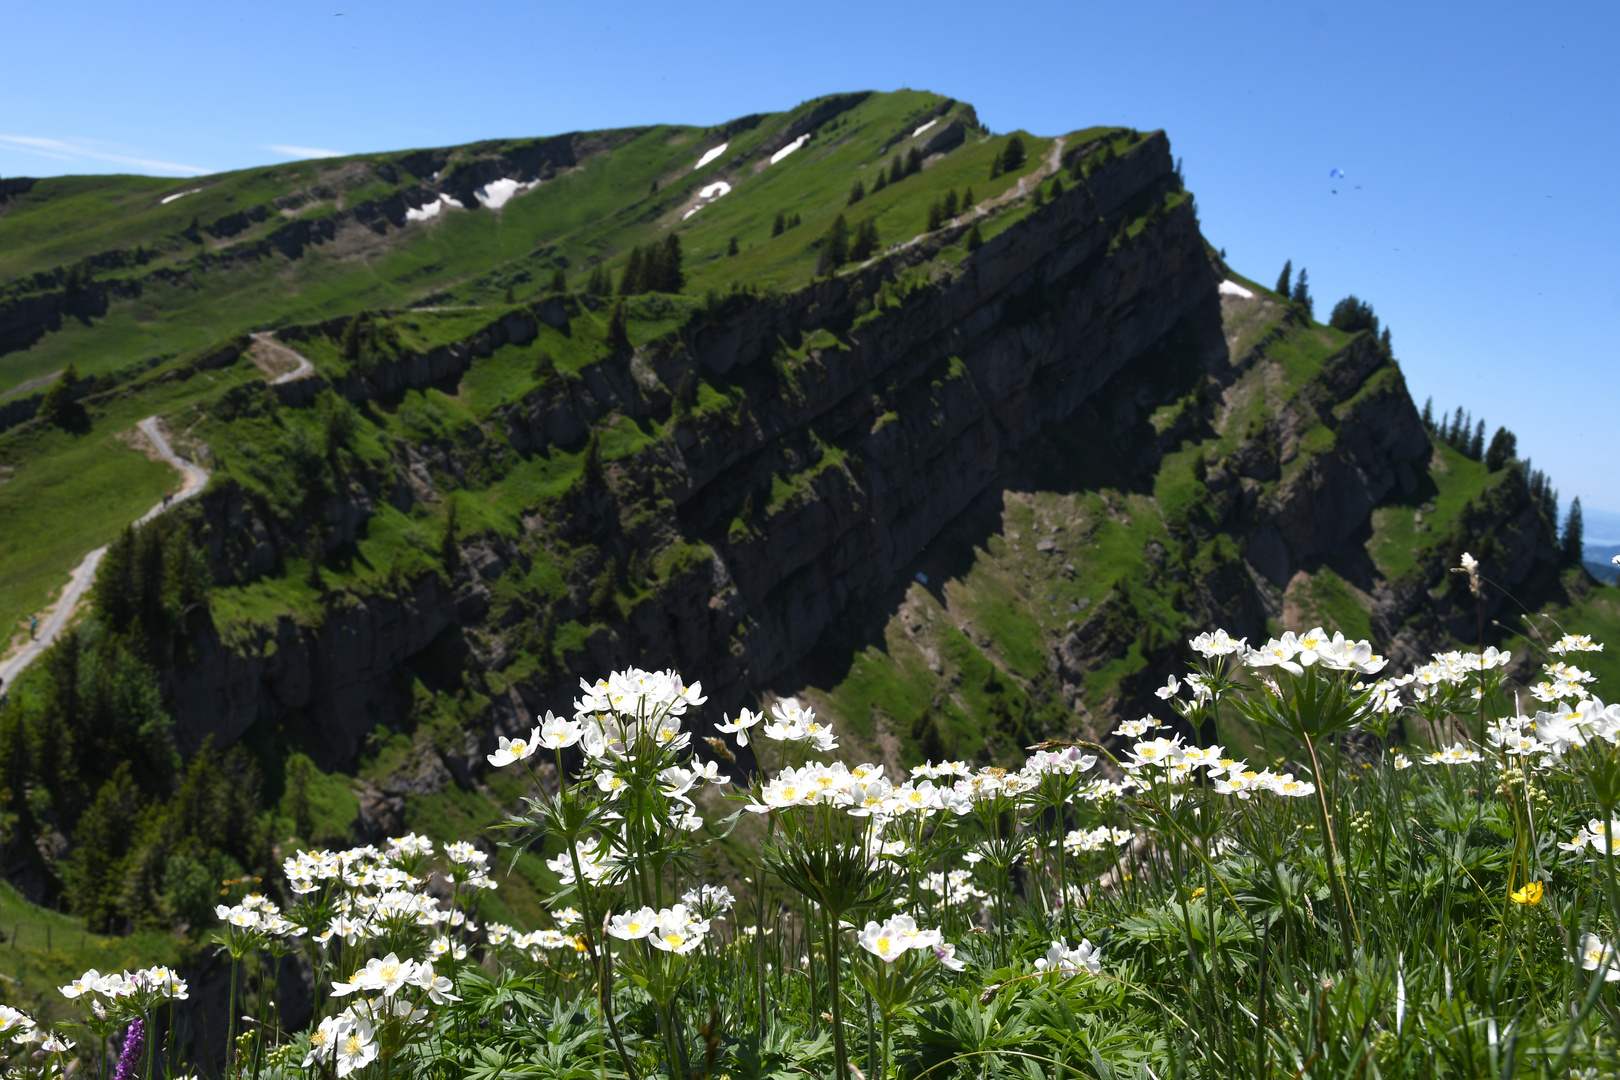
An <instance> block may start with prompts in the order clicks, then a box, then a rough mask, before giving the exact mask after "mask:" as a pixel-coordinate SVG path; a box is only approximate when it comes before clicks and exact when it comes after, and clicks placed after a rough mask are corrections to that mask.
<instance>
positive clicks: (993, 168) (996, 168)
mask: <svg viewBox="0 0 1620 1080" xmlns="http://www.w3.org/2000/svg"><path fill="white" fill-rule="evenodd" d="M1001 173H1002V167H1001V151H1000V150H997V151H996V156H995V157H993V158H991V159H990V179H992V180H994V179H995V178H996V177H998V176H1000V175H1001Z"/></svg>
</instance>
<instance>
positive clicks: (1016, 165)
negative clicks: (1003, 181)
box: [1001, 135, 1024, 172]
mask: <svg viewBox="0 0 1620 1080" xmlns="http://www.w3.org/2000/svg"><path fill="white" fill-rule="evenodd" d="M1023 167H1024V140H1023V139H1021V138H1019V137H1018V136H1017V135H1013V136H1011V137H1009V138H1008V139H1007V145H1006V146H1004V147H1002V150H1001V168H1002V171H1003V172H1015V171H1017V170H1018V169H1021V168H1023Z"/></svg>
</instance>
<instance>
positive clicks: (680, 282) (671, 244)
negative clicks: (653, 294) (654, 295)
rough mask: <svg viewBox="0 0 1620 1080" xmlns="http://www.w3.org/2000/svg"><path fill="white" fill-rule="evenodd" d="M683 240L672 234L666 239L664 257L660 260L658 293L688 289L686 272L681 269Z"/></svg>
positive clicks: (658, 266)
mask: <svg viewBox="0 0 1620 1080" xmlns="http://www.w3.org/2000/svg"><path fill="white" fill-rule="evenodd" d="M681 260H682V255H681V238H680V236H678V235H677V234H675V233H670V234H669V235H668V236H666V237H665V238H664V255H663V258H661V259H659V260H658V263H657V270H658V283H657V284H656V285H655V286H654V288H655V289H657V291H658V292H666V293H678V292H680V291H681V290H682V289H684V288H686V271H685V270H684V269H682V268H681Z"/></svg>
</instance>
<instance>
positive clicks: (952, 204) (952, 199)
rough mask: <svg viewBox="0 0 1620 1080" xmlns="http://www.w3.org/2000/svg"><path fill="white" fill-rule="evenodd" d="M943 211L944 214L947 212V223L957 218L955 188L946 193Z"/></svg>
mask: <svg viewBox="0 0 1620 1080" xmlns="http://www.w3.org/2000/svg"><path fill="white" fill-rule="evenodd" d="M943 209H944V212H945V219H946V220H947V221H949V220H950V219H951V218H953V217H955V216H956V189H955V188H951V190H949V191H947V192H946V193H945V205H944V208H943Z"/></svg>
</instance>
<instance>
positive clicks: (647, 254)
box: [619, 233, 686, 296]
mask: <svg viewBox="0 0 1620 1080" xmlns="http://www.w3.org/2000/svg"><path fill="white" fill-rule="evenodd" d="M685 287H686V273H685V271H683V270H682V269H681V238H680V237H679V236H677V235H676V234H675V233H670V234H669V235H668V236H667V237H665V238H664V242H663V243H662V244H656V243H655V244H648V245H647V246H646V247H645V248H641V247H633V248H631V249H630V257H629V259H627V260H626V261H625V264H624V270H623V271H622V272H620V274H619V295H620V296H639V295H641V294H642V293H650V292H660V293H678V292H680V291H681V290H682V289H683V288H685Z"/></svg>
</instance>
